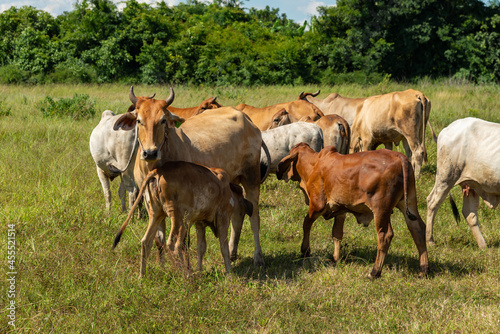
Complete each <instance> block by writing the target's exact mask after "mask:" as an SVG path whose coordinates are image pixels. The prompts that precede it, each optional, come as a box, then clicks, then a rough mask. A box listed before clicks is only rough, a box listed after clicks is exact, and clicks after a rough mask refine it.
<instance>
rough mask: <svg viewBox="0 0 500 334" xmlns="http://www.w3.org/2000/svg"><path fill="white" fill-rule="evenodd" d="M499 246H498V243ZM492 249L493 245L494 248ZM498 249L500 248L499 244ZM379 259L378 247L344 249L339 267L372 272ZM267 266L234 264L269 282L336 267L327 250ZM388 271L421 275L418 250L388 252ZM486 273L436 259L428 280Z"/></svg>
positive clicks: (269, 261)
mask: <svg viewBox="0 0 500 334" xmlns="http://www.w3.org/2000/svg"><path fill="white" fill-rule="evenodd" d="M497 244H498V243H497ZM492 246H493V245H492ZM496 247H498V245H496ZM376 256H377V250H376V247H368V246H367V247H349V246H348V247H346V249H343V250H342V256H341V259H340V261H339V264H342V265H349V264H358V265H365V266H366V273H367V274H368V273H370V272H371V270H372V268H373V265H374V263H375V258H376ZM264 260H265V263H266V265H265V266H263V267H257V266H255V265H254V263H253V258H251V257H246V258H243V259H239V260H237V261H236V262H235V263H233V269H232V270H233V273H234V274H236V275H238V276H243V277H247V278H250V279H255V280H266V279H283V280H289V279H294V278H296V277H297V276H299V275H300V274H301V273H304V272H308V273H314V272H317V271H320V270H322V269H324V268H325V267H330V266H335V265H336V264H335V262H333V254H332V253H330V252H328V251H322V252H321V251H319V252H313V253H312V255H311V256H310V257H307V258H303V257H302V256H301V254H300V252H283V253H279V254H275V255H267V256H266V255H264ZM387 270H401V271H406V272H407V273H408V275H409V276H413V277H417V276H418V274H419V273H420V261H419V258H418V254H417V251H416V250H415V254H412V255H407V254H403V253H398V252H393V251H391V249H389V253H388V254H387V256H386V258H385V261H384V267H383V269H382V276H384V271H387ZM484 271H485V269H484V267H483V266H482V265H478V264H476V263H473V262H472V261H468V262H464V261H461V260H460V259H457V261H448V260H445V261H442V260H434V261H431V262H430V273H429V275H428V276H427V277H428V278H434V277H436V276H439V275H442V274H448V275H452V276H455V277H462V276H468V275H471V274H480V273H483V272H484Z"/></svg>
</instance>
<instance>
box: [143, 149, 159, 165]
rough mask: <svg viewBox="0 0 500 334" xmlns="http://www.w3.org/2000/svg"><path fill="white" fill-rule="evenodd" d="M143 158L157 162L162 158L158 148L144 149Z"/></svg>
mask: <svg viewBox="0 0 500 334" xmlns="http://www.w3.org/2000/svg"><path fill="white" fill-rule="evenodd" d="M141 159H142V160H145V161H147V162H155V161H157V160H159V159H160V152H159V151H158V150H143V151H142V152H141Z"/></svg>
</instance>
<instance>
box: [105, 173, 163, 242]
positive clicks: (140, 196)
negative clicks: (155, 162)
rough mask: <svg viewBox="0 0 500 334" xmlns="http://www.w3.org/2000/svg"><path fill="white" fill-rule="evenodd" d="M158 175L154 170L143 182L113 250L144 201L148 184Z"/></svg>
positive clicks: (117, 235) (116, 238)
mask: <svg viewBox="0 0 500 334" xmlns="http://www.w3.org/2000/svg"><path fill="white" fill-rule="evenodd" d="M156 175H158V173H157V171H156V169H154V170H152V171H151V172H149V173H148V175H147V176H146V178H145V179H144V181H142V185H141V189H140V190H139V194H138V195H137V198H136V199H135V202H134V205H132V207H131V208H130V212H129V213H128V216H127V219H125V222H124V223H123V225H122V227H120V230H119V231H118V233H117V234H116V236H115V241H114V242H113V249H115V247H116V245H118V243H119V242H120V239H121V237H122V234H123V232H124V231H125V229H126V228H127V225H128V222H129V221H130V218H132V215H133V214H134V211H135V209H136V208H137V206H138V205H139V203H140V201H141V200H142V195H143V194H144V190H145V189H146V186H147V184H148V183H149V181H151V179H152V178H153V177H155V176H156Z"/></svg>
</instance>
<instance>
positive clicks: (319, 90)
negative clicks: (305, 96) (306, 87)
mask: <svg viewBox="0 0 500 334" xmlns="http://www.w3.org/2000/svg"><path fill="white" fill-rule="evenodd" d="M320 92H321V89H318V91H317V92H316V93H312V94H311V95H312V96H313V97H316V96H317V95H318V94H319V93H320Z"/></svg>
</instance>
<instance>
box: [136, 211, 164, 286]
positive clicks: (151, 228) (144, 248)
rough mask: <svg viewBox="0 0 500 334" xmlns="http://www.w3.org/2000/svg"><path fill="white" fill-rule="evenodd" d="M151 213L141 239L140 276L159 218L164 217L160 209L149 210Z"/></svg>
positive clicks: (144, 269) (144, 267)
mask: <svg viewBox="0 0 500 334" xmlns="http://www.w3.org/2000/svg"><path fill="white" fill-rule="evenodd" d="M151 211H152V212H151V213H152V214H150V216H149V225H148V228H147V230H146V233H145V234H144V237H143V238H142V240H141V271H140V277H144V275H146V262H147V260H148V257H149V252H150V251H151V247H152V246H153V239H154V237H155V234H156V231H157V230H158V225H159V224H160V222H161V220H162V219H163V218H164V217H165V214H164V213H163V211H161V209H160V210H159V209H158V208H156V210H151Z"/></svg>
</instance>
